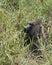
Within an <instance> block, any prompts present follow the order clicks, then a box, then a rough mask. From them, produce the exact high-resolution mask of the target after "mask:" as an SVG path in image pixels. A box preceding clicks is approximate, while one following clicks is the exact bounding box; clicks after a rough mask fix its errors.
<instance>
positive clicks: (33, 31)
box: [24, 19, 46, 50]
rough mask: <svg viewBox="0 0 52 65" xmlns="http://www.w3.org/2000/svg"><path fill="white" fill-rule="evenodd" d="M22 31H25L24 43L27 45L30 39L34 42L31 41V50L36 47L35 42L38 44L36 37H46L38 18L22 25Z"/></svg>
mask: <svg viewBox="0 0 52 65" xmlns="http://www.w3.org/2000/svg"><path fill="white" fill-rule="evenodd" d="M24 32H25V33H26V36H25V40H27V41H26V43H25V44H24V45H28V44H29V43H30V40H32V39H33V41H34V43H32V46H31V47H32V49H33V50H34V49H36V48H38V47H37V46H36V44H37V45H39V42H38V38H40V37H41V36H42V38H43V40H45V39H46V36H45V33H44V27H43V25H42V23H41V20H39V19H38V20H34V21H30V22H29V23H28V24H27V26H25V27H24Z"/></svg>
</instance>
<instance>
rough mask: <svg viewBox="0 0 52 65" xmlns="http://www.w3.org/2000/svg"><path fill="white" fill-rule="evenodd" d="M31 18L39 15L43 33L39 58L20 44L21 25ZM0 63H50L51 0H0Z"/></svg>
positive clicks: (12, 64) (51, 56)
mask: <svg viewBox="0 0 52 65" xmlns="http://www.w3.org/2000/svg"><path fill="white" fill-rule="evenodd" d="M35 18H38V19H39V18H42V22H43V25H44V27H45V32H46V35H47V43H48V44H47V46H46V48H45V47H44V46H42V47H41V49H42V55H43V59H39V58H38V56H34V55H33V54H32V53H31V52H29V51H27V48H28V46H27V47H24V36H25V33H24V32H22V31H23V28H24V26H25V25H26V24H27V23H28V21H30V20H34V19H35ZM40 43H41V40H40ZM0 65H52V0H0Z"/></svg>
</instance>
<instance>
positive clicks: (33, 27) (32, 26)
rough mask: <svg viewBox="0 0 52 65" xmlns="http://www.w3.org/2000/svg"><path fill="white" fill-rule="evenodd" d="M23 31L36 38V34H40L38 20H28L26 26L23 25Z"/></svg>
mask: <svg viewBox="0 0 52 65" xmlns="http://www.w3.org/2000/svg"><path fill="white" fill-rule="evenodd" d="M24 32H26V34H28V35H29V36H32V37H33V36H34V37H35V38H37V36H40V33H41V24H40V22H35V21H34V22H29V23H28V25H27V26H25V27H24Z"/></svg>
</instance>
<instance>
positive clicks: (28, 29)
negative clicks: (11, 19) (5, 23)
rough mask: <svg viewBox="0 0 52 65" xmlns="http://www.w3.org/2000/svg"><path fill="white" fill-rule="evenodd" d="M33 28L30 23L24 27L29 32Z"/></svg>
mask: <svg viewBox="0 0 52 65" xmlns="http://www.w3.org/2000/svg"><path fill="white" fill-rule="evenodd" d="M31 30H32V26H31V25H29V24H28V25H27V26H25V27H24V32H26V33H29V32H30V31H31Z"/></svg>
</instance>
